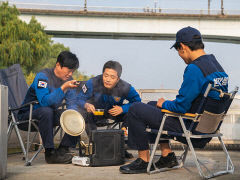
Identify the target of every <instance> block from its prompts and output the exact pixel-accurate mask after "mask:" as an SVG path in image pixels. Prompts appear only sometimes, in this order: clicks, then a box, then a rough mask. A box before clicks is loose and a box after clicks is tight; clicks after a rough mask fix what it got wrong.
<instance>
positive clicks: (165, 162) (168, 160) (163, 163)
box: [155, 152, 178, 169]
mask: <svg viewBox="0 0 240 180" xmlns="http://www.w3.org/2000/svg"><path fill="white" fill-rule="evenodd" d="M155 165H156V166H157V168H159V169H161V168H172V167H174V166H177V165H178V161H177V158H176V156H175V153H174V152H171V153H169V154H168V155H167V156H166V157H163V156H161V157H160V159H159V160H158V161H157V162H156V163H155Z"/></svg>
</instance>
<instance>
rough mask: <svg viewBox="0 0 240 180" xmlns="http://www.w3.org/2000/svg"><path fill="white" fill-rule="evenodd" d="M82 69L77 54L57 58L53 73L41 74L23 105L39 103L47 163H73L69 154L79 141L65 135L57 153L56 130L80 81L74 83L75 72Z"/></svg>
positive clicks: (36, 113) (38, 116) (25, 115)
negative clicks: (54, 136)
mask: <svg viewBox="0 0 240 180" xmlns="http://www.w3.org/2000/svg"><path fill="white" fill-rule="evenodd" d="M78 67H79V61H78V58H77V57H76V55H75V54H73V53H71V52H68V51H63V52H61V53H60V54H59V56H58V58H57V62H56V65H55V67H54V68H53V69H44V70H42V71H41V72H39V73H37V75H36V77H35V79H34V81H33V83H32V84H31V86H30V87H29V89H28V92H27V94H26V97H25V99H24V102H23V104H25V103H28V102H31V101H35V100H37V101H38V102H39V103H38V104H35V105H34V107H33V112H32V117H33V119H38V120H39V123H38V126H39V131H40V134H41V138H42V141H43V146H44V148H45V160H46V162H47V163H50V164H55V163H70V162H71V160H72V155H71V154H68V153H66V151H65V150H67V148H68V147H69V146H70V145H71V144H72V142H75V141H76V140H77V139H76V137H72V136H70V135H67V134H66V133H65V135H64V137H63V139H62V141H61V144H60V146H59V148H58V149H57V150H55V149H54V142H53V127H54V126H56V125H59V118H60V115H61V111H60V110H58V107H59V106H60V105H61V104H62V101H63V100H64V99H66V102H67V107H68V103H69V101H68V99H70V97H71V96H73V94H72V92H71V91H68V89H69V88H76V87H77V85H75V82H76V80H72V74H73V72H74V71H75V70H76V69H77V68H78ZM18 116H19V119H23V120H24V119H27V118H28V116H29V108H27V107H26V108H25V109H22V110H21V111H19V113H18Z"/></svg>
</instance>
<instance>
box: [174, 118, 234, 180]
mask: <svg viewBox="0 0 240 180" xmlns="http://www.w3.org/2000/svg"><path fill="white" fill-rule="evenodd" d="M179 119H180V123H181V124H182V128H183V131H184V134H185V136H186V140H187V143H188V146H189V148H190V150H191V152H192V156H193V159H194V162H195V165H196V166H197V169H198V172H199V175H200V176H201V177H202V178H204V179H210V178H213V177H216V176H220V175H223V174H228V173H233V171H234V166H233V163H232V161H231V158H230V156H229V154H228V151H227V149H226V147H225V145H224V143H223V141H222V139H221V137H220V136H219V137H218V139H219V141H220V143H221V145H222V148H223V151H224V153H225V156H226V161H227V162H226V164H227V165H226V170H224V171H217V172H211V171H210V169H208V168H207V167H206V166H205V165H204V164H203V163H202V162H201V161H200V160H199V159H198V158H197V155H196V152H195V150H194V148H193V145H192V142H191V140H190V132H189V131H187V129H186V127H185V125H184V122H183V119H182V118H181V117H179ZM201 165H202V166H203V167H204V168H205V169H206V170H207V172H208V173H203V170H202V168H201Z"/></svg>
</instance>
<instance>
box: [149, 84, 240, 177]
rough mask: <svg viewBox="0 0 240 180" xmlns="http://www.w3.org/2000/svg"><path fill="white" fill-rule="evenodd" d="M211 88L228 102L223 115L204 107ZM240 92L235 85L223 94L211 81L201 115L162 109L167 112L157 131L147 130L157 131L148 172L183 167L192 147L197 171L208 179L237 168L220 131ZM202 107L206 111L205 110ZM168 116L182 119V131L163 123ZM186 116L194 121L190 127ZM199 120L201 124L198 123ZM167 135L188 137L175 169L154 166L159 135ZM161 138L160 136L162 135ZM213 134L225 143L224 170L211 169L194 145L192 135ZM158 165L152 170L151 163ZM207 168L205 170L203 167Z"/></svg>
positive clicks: (201, 105)
mask: <svg viewBox="0 0 240 180" xmlns="http://www.w3.org/2000/svg"><path fill="white" fill-rule="evenodd" d="M210 91H217V92H218V93H219V97H220V99H222V100H223V102H224V105H225V110H224V112H223V113H221V114H214V113H210V112H208V111H206V110H204V104H205V103H206V101H207V96H208V93H209V92H210ZM237 91H238V87H236V88H235V90H234V91H233V92H231V93H224V92H222V91H221V90H218V89H215V88H213V87H212V85H211V84H209V85H208V87H207V89H206V91H205V93H204V96H203V99H202V101H201V104H200V108H199V112H203V113H201V114H199V113H195V114H191V113H185V114H179V113H175V112H171V111H168V110H165V109H162V112H164V113H165V114H164V116H163V119H162V122H161V125H160V127H159V129H158V130H156V129H148V128H147V129H146V131H147V132H151V133H157V138H156V141H155V144H154V147H153V150H152V152H151V156H150V161H149V164H148V167H147V172H148V173H149V174H151V173H155V172H161V171H166V170H171V169H177V168H181V167H182V166H183V165H184V163H185V160H186V157H187V153H188V150H189V148H190V150H191V153H192V156H193V159H194V163H195V165H196V166H197V169H198V172H199V174H200V176H201V177H202V178H205V179H209V178H212V177H215V176H219V175H223V174H228V173H233V171H234V166H233V163H232V160H231V158H230V156H229V154H228V151H227V149H226V147H225V145H224V142H223V141H222V138H221V136H223V134H221V133H220V126H221V124H222V122H223V119H224V117H225V116H226V114H227V111H228V109H229V107H230V105H231V103H232V101H233V99H234V96H235V94H236V93H237ZM202 110H203V111H202ZM167 117H176V118H178V119H179V121H180V124H181V127H182V129H183V133H177V132H170V131H165V130H163V129H164V123H165V120H166V118H167ZM184 119H188V120H192V123H191V125H190V127H189V128H188V129H187V128H186V126H185V124H184ZM196 123H198V124H197V125H196ZM194 125H196V126H195V127H196V128H195V129H194V128H193V127H194ZM161 136H162V137H164V136H170V138H171V139H172V138H179V137H181V138H184V139H186V142H187V143H186V145H185V146H184V152H183V153H182V155H181V156H180V159H179V165H178V166H175V167H173V168H162V169H158V168H157V167H156V166H155V163H154V162H153V158H154V156H155V153H156V149H157V145H158V143H159V139H160V137H161ZM162 137H161V138H162ZM213 137H217V138H218V140H219V141H220V144H221V146H222V149H223V151H224V154H225V157H226V167H225V168H226V169H225V170H222V171H217V172H212V171H211V170H210V169H209V168H207V167H206V166H205V165H204V163H203V162H201V161H200V160H199V158H198V157H197V155H196V152H195V150H194V148H195V146H194V145H193V144H192V142H191V140H190V138H191V139H192V138H213ZM152 164H153V166H154V167H155V170H150V167H151V166H152ZM204 168H205V171H206V172H204V171H203V170H204Z"/></svg>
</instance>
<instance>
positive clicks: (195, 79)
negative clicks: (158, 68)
mask: <svg viewBox="0 0 240 180" xmlns="http://www.w3.org/2000/svg"><path fill="white" fill-rule="evenodd" d="M173 47H174V48H175V49H176V50H177V51H178V54H179V56H180V57H181V58H182V59H183V60H184V62H185V63H186V64H187V67H186V69H185V71H184V75H183V78H184V80H183V83H182V85H181V88H180V89H179V94H178V95H177V96H176V99H175V100H173V101H169V100H165V99H163V98H160V99H158V101H155V102H153V101H152V102H149V103H148V104H143V103H140V102H137V103H133V104H132V106H131V107H130V109H129V111H128V116H127V121H128V126H129V129H128V133H129V134H128V146H129V147H137V150H138V158H137V159H136V160H135V161H133V162H132V163H130V164H128V165H124V166H121V167H120V169H119V170H120V172H122V173H128V174H136V173H145V172H146V171H147V165H148V162H149V159H150V157H149V136H148V135H149V134H148V133H147V132H146V131H145V129H146V127H150V128H154V129H159V126H160V124H161V121H162V117H163V113H162V112H161V108H163V109H167V110H169V111H172V112H176V113H187V112H188V113H196V112H197V108H198V106H199V103H200V101H201V99H202V97H203V93H204V92H205V90H206V87H207V85H208V84H209V83H212V84H213V86H214V87H215V88H217V89H221V90H222V91H223V92H227V91H228V75H227V74H226V73H225V71H224V70H223V68H222V67H221V65H220V64H219V63H218V61H217V60H216V58H215V57H214V56H213V55H212V54H206V53H205V51H204V44H203V42H202V35H201V33H200V32H199V31H198V30H197V29H195V28H192V27H189V26H188V27H185V28H183V29H181V30H179V31H178V32H177V34H176V42H175V43H174V45H173V46H172V47H171V48H173ZM208 98H209V100H208V101H207V104H206V108H207V109H208V111H209V112H212V113H222V109H224V108H222V106H223V104H222V103H219V97H217V96H216V95H213V94H211V93H210V94H209V96H208ZM211 107H214V108H211ZM184 123H185V125H186V127H187V128H188V127H189V126H190V124H191V122H189V121H185V122H184ZM164 130H166V131H177V132H180V133H182V132H183V130H182V128H181V125H180V122H179V121H178V119H177V118H174V117H168V118H167V119H166V122H165V125H164ZM210 140H211V139H210V138H209V139H192V140H191V141H192V143H193V145H194V146H195V147H196V146H198V147H204V146H205V145H206V143H208V142H209V141H210ZM178 141H181V142H183V143H186V140H185V139H178ZM160 147H161V151H162V155H161V158H160V159H159V160H158V161H157V162H156V163H155V164H156V166H157V167H158V168H165V167H168V168H171V167H174V166H177V165H178V162H177V159H176V156H175V154H174V152H172V151H171V149H170V147H169V142H168V141H161V143H160Z"/></svg>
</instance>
